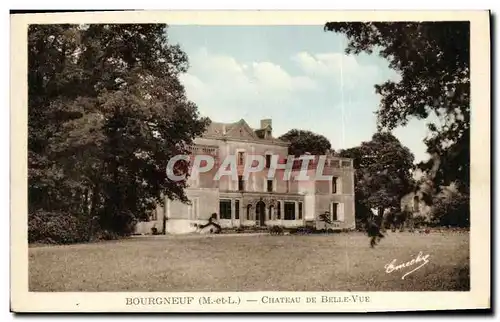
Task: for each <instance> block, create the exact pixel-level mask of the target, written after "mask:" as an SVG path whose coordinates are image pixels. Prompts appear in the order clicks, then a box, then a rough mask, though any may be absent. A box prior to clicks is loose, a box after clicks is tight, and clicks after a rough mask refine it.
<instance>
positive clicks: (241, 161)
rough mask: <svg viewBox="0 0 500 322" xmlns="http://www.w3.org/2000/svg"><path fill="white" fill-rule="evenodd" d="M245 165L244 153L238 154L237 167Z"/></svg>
mask: <svg viewBox="0 0 500 322" xmlns="http://www.w3.org/2000/svg"><path fill="white" fill-rule="evenodd" d="M244 163H245V152H243V151H240V152H238V165H243V164H244Z"/></svg>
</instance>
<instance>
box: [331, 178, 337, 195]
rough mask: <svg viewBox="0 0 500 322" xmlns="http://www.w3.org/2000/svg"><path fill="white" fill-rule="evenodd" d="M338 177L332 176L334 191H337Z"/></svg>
mask: <svg viewBox="0 0 500 322" xmlns="http://www.w3.org/2000/svg"><path fill="white" fill-rule="evenodd" d="M337 181H338V178H337V177H333V178H332V193H337Z"/></svg>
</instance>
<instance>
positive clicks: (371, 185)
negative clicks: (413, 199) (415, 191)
mask: <svg viewBox="0 0 500 322" xmlns="http://www.w3.org/2000/svg"><path fill="white" fill-rule="evenodd" d="M339 155H340V156H341V157H346V158H352V159H353V162H354V167H355V200H356V216H357V218H356V219H358V220H362V221H364V220H366V219H368V217H369V216H371V209H376V210H377V211H378V214H379V216H382V215H383V213H384V211H385V210H386V209H398V208H399V207H400V200H401V197H403V196H404V195H405V194H407V193H408V192H410V191H411V189H412V188H413V186H414V182H413V179H412V173H411V170H412V169H413V168H414V165H413V162H414V156H413V154H412V153H411V152H410V150H409V149H408V148H407V147H405V146H403V145H402V144H401V143H400V142H399V141H398V139H397V138H396V137H394V136H393V135H392V134H390V133H388V132H379V133H375V134H374V135H373V137H372V140H371V141H368V142H362V143H361V145H360V146H358V147H354V148H350V149H346V150H341V151H340V152H339Z"/></svg>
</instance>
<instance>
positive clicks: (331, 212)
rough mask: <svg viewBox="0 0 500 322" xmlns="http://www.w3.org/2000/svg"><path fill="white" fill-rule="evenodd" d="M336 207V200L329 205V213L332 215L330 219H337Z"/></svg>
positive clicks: (337, 206) (337, 205)
mask: <svg viewBox="0 0 500 322" xmlns="http://www.w3.org/2000/svg"><path fill="white" fill-rule="evenodd" d="M338 208H339V204H338V203H336V202H332V203H331V205H330V215H331V217H332V221H336V220H338Z"/></svg>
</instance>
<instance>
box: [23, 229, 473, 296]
mask: <svg viewBox="0 0 500 322" xmlns="http://www.w3.org/2000/svg"><path fill="white" fill-rule="evenodd" d="M420 251H422V252H423V254H424V255H425V254H429V255H430V257H429V263H428V264H427V265H424V266H423V267H422V268H420V269H418V270H417V271H415V272H414V273H412V274H410V275H408V276H407V277H406V278H405V279H404V280H402V279H401V277H402V275H403V274H404V273H406V272H407V271H410V270H411V268H405V269H404V270H402V271H398V272H393V273H390V274H387V273H386V272H385V269H384V266H385V265H386V264H388V263H389V262H391V261H392V260H393V259H397V263H402V262H403V261H404V262H406V261H409V260H411V259H412V258H414V257H416V255H417V254H418V253H419V252H420ZM416 266H418V265H415V266H413V267H416ZM29 287H30V291H164V292H169V291H177V292H180V291H452V290H464V291H465V290H468V289H469V235H468V234H467V233H461V234H453V233H444V234H443V233H431V234H429V235H421V234H410V233H390V232H389V233H388V236H387V237H386V238H385V239H383V240H382V242H381V243H380V244H379V245H378V246H377V247H376V248H374V249H371V248H370V247H369V239H368V237H367V236H365V235H363V234H361V233H350V234H335V235H310V236H268V235H265V236H213V237H212V236H208V237H207V236H172V237H160V238H153V237H151V238H147V237H146V238H144V237H141V238H131V239H127V240H121V241H113V242H103V243H96V244H84V245H71V246H43V247H31V248H30V249H29Z"/></svg>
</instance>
